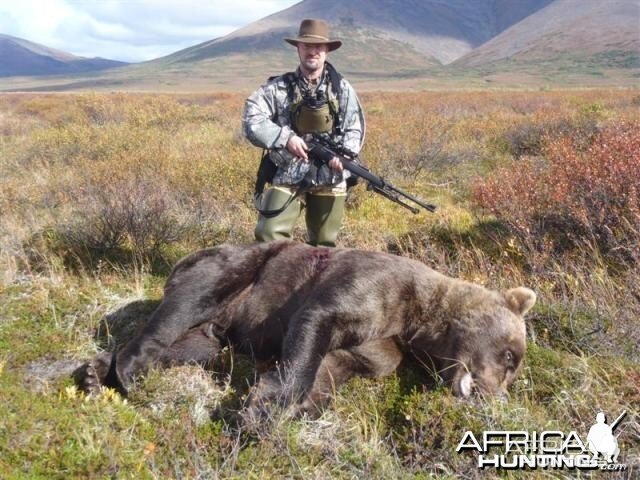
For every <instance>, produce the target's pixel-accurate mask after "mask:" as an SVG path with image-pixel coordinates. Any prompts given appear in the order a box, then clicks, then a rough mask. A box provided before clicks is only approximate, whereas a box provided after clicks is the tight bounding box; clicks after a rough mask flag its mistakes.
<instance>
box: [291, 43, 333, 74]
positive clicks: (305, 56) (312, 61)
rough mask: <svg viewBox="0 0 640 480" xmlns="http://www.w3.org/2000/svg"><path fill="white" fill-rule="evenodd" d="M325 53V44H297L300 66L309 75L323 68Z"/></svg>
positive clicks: (326, 49) (326, 50)
mask: <svg viewBox="0 0 640 480" xmlns="http://www.w3.org/2000/svg"><path fill="white" fill-rule="evenodd" d="M327 52H328V48H327V45H326V44H315V43H301V42H299V43H298V56H299V57H300V65H301V66H302V67H303V69H304V70H306V71H307V72H309V73H312V72H315V71H317V70H321V69H322V68H323V67H324V62H325V60H326V59H327Z"/></svg>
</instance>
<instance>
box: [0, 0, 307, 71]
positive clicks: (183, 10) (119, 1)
mask: <svg viewBox="0 0 640 480" xmlns="http://www.w3.org/2000/svg"><path fill="white" fill-rule="evenodd" d="M299 1H300V0H232V1H229V0H0V33H4V34H7V35H12V36H14V37H20V38H23V39H25V40H29V41H31V42H35V43H40V44H42V45H45V46H47V47H51V48H55V49H58V50H63V51H65V52H69V53H73V54H74V55H80V56H83V57H103V58H108V59H111V60H120V61H125V62H140V61H144V60H151V59H153V58H158V57H161V56H164V55H168V54H170V53H173V52H176V51H178V50H181V49H183V48H186V47H191V46H193V45H197V44H198V43H202V42H204V41H207V40H212V39H214V38H216V37H220V36H223V35H226V34H227V33H230V32H232V31H233V30H236V29H237V28H240V27H242V26H244V25H246V24H248V23H251V22H253V21H255V20H258V19H260V18H262V17H265V16H267V15H269V14H271V13H275V12H277V11H279V10H283V9H285V8H287V7H290V6H291V5H294V4H296V3H298V2H299Z"/></svg>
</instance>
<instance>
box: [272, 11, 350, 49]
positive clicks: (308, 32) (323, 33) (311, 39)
mask: <svg viewBox="0 0 640 480" xmlns="http://www.w3.org/2000/svg"><path fill="white" fill-rule="evenodd" d="M284 41H285V42H287V43H290V44H291V45H294V46H297V45H298V43H299V42H300V43H322V44H326V45H327V47H328V48H329V51H330V52H331V51H333V50H336V49H338V48H340V46H341V45H342V42H341V41H340V40H329V25H327V22H325V21H324V20H315V19H313V18H306V19H304V20H303V21H302V23H300V31H299V32H298V36H297V37H295V38H285V39H284Z"/></svg>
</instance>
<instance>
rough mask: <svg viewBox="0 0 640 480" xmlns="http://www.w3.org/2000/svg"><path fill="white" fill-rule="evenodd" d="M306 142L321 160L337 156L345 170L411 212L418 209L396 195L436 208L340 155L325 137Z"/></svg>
mask: <svg viewBox="0 0 640 480" xmlns="http://www.w3.org/2000/svg"><path fill="white" fill-rule="evenodd" d="M307 144H308V145H309V147H310V151H313V153H315V154H316V155H318V157H319V158H320V159H321V160H322V161H325V162H326V161H329V160H330V159H331V158H333V157H334V156H337V157H339V158H340V161H341V162H342V166H343V167H344V168H345V170H348V171H349V172H351V173H352V174H354V175H355V176H356V177H360V178H362V179H364V180H366V181H367V182H369V184H370V185H371V186H372V187H373V190H374V191H376V192H378V193H380V194H381V195H383V196H384V197H386V198H388V199H390V200H392V201H394V202H396V203H398V204H400V205H402V206H403V207H405V208H408V209H409V210H411V211H412V212H413V213H418V210H417V209H416V208H415V207H412V206H410V205H408V204H407V203H405V202H403V201H401V200H400V199H399V198H398V195H400V196H402V197H404V198H406V199H408V200H411V201H412V202H413V203H415V204H416V205H419V206H421V207H422V208H424V209H425V210H428V211H429V212H435V210H436V206H435V205H433V204H432V203H427V202H425V201H423V200H420V199H419V198H417V197H415V196H413V195H411V194H409V193H407V192H404V191H402V190H400V189H399V188H396V187H394V186H393V185H391V184H390V183H387V182H386V181H385V180H384V179H383V178H381V177H379V176H377V175H376V174H374V173H373V172H371V171H370V170H369V169H368V168H366V167H364V166H363V165H360V164H359V163H357V162H355V161H353V160H351V159H349V158H346V157H345V156H344V155H342V154H341V153H340V150H339V149H338V148H336V146H335V145H332V144H331V143H330V141H329V140H327V139H324V140H323V139H322V138H320V139H314V140H309V141H307Z"/></svg>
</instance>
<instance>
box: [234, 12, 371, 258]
mask: <svg viewBox="0 0 640 480" xmlns="http://www.w3.org/2000/svg"><path fill="white" fill-rule="evenodd" d="M285 41H286V42H288V43H290V44H291V45H294V46H295V47H296V48H297V50H298V57H299V58H300V65H299V67H298V68H297V70H296V71H295V72H290V73H286V74H284V75H280V76H278V77H272V78H270V79H269V80H268V81H267V83H266V84H265V85H263V86H262V87H260V88H259V89H258V90H257V91H255V92H254V93H253V94H252V95H251V96H250V97H249V98H248V99H247V102H246V104H245V109H244V114H243V122H242V123H243V129H244V134H245V136H246V137H247V139H248V140H249V141H250V142H251V143H253V144H254V145H255V146H257V147H261V148H263V149H267V150H268V155H269V157H268V159H265V161H267V162H269V161H270V162H273V164H275V167H276V168H275V174H274V175H273V178H271V179H269V181H270V183H271V187H270V188H269V189H268V190H267V191H266V192H265V193H264V194H263V195H261V198H260V197H259V198H258V200H257V204H259V211H260V212H261V213H260V216H259V219H258V223H257V225H256V229H255V236H256V239H257V240H259V241H271V240H279V239H285V238H290V237H291V231H292V229H293V226H294V224H295V222H296V220H297V219H298V217H299V215H300V213H301V211H302V208H304V207H306V215H305V220H306V224H307V235H308V242H309V243H310V244H312V245H324V246H335V242H336V238H337V236H338V231H339V229H340V225H341V223H342V216H343V211H344V203H345V200H346V195H347V186H346V179H347V176H348V172H345V171H344V170H343V168H342V164H341V163H340V160H339V159H338V158H336V157H334V158H333V159H332V160H331V161H330V162H329V163H328V167H329V168H328V169H327V171H326V172H325V174H324V175H318V177H317V178H315V179H314V186H313V188H310V189H309V190H307V191H305V192H299V193H301V195H299V196H296V192H297V188H298V185H299V183H300V182H301V181H302V180H303V179H304V178H305V175H307V174H308V172H309V170H310V167H311V163H310V159H309V157H308V155H307V150H308V148H307V144H306V143H305V140H304V138H303V137H304V136H305V135H307V134H311V133H324V134H328V135H329V136H330V137H331V139H332V140H333V141H334V142H336V143H338V144H340V145H341V146H343V147H344V148H346V149H348V150H350V151H352V152H353V153H358V152H359V151H360V149H361V148H362V144H363V142H364V134H365V123H364V116H363V113H362V107H361V106H360V102H359V100H358V97H357V96H356V93H355V91H354V90H353V88H352V87H351V85H350V84H349V83H348V82H347V81H346V80H345V79H344V78H342V76H340V74H339V73H338V72H337V71H336V70H335V69H334V68H333V66H332V65H331V64H330V63H328V62H327V61H326V60H327V53H328V52H331V51H333V50H336V49H338V48H340V46H341V45H342V42H340V41H339V40H330V38H329V27H328V25H327V23H326V22H324V21H322V20H313V19H306V20H303V21H302V23H301V24H300V30H299V33H298V36H297V37H294V38H286V39H285ZM261 170H262V168H261ZM312 171H314V170H313V169H312ZM258 193H259V192H258ZM301 200H303V201H304V205H303V203H302V201H301Z"/></svg>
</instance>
